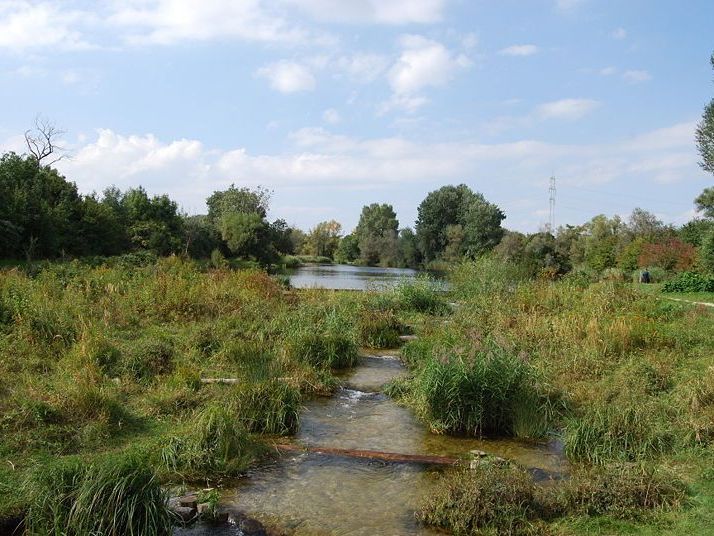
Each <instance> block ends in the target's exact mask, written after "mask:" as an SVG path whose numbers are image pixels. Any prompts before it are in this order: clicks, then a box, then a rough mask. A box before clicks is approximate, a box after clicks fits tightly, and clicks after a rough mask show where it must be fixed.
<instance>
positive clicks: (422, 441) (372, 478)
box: [204, 355, 564, 536]
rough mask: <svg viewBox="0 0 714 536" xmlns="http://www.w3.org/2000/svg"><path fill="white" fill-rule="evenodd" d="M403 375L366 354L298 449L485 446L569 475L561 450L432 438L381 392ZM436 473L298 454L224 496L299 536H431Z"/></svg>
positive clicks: (442, 452) (319, 402)
mask: <svg viewBox="0 0 714 536" xmlns="http://www.w3.org/2000/svg"><path fill="white" fill-rule="evenodd" d="M402 374H406V370H405V369H404V367H403V366H402V365H401V363H400V361H399V360H398V359H397V358H396V357H394V356H392V355H370V356H365V357H363V358H362V360H361V363H360V365H359V366H357V367H356V368H354V369H352V370H351V371H350V372H348V373H346V374H345V375H344V376H343V378H342V379H343V382H344V383H343V387H342V388H341V389H339V390H338V391H337V392H336V393H335V395H334V396H332V397H325V398H318V399H315V400H313V401H310V402H308V403H307V404H306V406H305V408H304V410H303V412H302V416H301V424H300V430H299V432H298V434H297V436H296V437H295V441H296V443H298V444H300V445H305V446H320V447H331V448H344V449H365V450H378V451H384V452H394V453H401V454H419V455H439V456H451V457H457V458H458V457H463V458H466V457H467V456H468V453H469V451H470V450H472V449H479V450H483V451H485V452H487V453H489V454H493V455H496V456H501V457H504V458H508V459H511V460H514V461H516V462H518V463H520V464H522V465H523V466H526V467H530V468H536V469H540V470H542V471H543V472H544V473H545V472H547V473H558V472H560V471H561V470H562V469H563V463H564V462H563V458H562V455H561V453H560V451H559V449H558V446H557V445H555V444H531V443H523V442H518V441H512V440H477V439H461V438H453V437H449V436H443V435H435V434H431V433H430V432H429V431H428V430H427V429H426V428H425V427H424V426H423V425H422V423H421V422H419V421H418V420H417V419H416V417H415V416H414V415H413V413H412V412H411V411H410V410H408V409H406V408H404V407H401V406H399V405H397V404H396V403H395V402H394V401H392V400H391V399H389V398H388V397H387V396H386V395H385V394H384V393H382V392H381V389H382V387H383V385H384V384H385V383H386V382H388V381H389V380H390V379H392V378H394V377H397V376H399V375H402ZM439 470H442V469H437V468H431V467H426V466H423V465H419V464H411V463H386V462H381V461H379V462H376V461H369V460H361V459H353V458H344V457H339V456H326V455H320V454H307V453H298V454H292V455H284V456H282V457H280V458H278V459H277V460H276V461H274V462H273V463H271V464H270V465H267V466H263V467H260V468H257V469H255V470H254V471H252V472H251V473H250V474H249V475H248V476H247V477H246V478H244V479H242V480H241V481H240V482H239V483H238V484H237V486H236V487H235V488H234V489H231V490H227V491H226V493H225V494H224V497H223V499H224V504H225V506H226V507H228V508H229V509H231V510H235V511H241V512H244V513H246V514H248V515H249V516H250V517H253V518H255V519H258V520H260V521H261V522H263V523H264V524H265V525H266V526H269V527H272V528H273V529H275V530H277V531H279V532H281V533H285V534H291V535H296V536H302V535H305V536H306V535H311V536H317V535H350V536H361V535H364V536H367V535H370V536H372V535H375V534H384V535H434V534H439V533H438V532H435V531H432V530H431V529H428V528H426V527H423V526H420V525H419V524H418V523H417V521H416V520H415V518H414V512H415V510H416V509H417V508H418V505H419V502H420V500H421V499H422V497H424V495H425V494H426V493H428V492H429V490H430V489H431V487H432V486H433V484H434V477H435V473H436V472H437V471H439ZM227 530H230V529H227ZM204 533H205V534H218V532H210V531H206V532H204ZM222 534H228V532H222ZM233 534H238V532H234V533H233Z"/></svg>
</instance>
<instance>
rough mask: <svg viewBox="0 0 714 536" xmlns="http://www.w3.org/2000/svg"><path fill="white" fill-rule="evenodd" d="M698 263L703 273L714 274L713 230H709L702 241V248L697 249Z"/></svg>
mask: <svg viewBox="0 0 714 536" xmlns="http://www.w3.org/2000/svg"><path fill="white" fill-rule="evenodd" d="M699 263H700V264H701V266H702V268H703V269H704V270H705V271H707V272H709V273H710V274H714V229H712V230H710V231H709V232H708V233H707V234H706V236H705V237H704V240H703V241H702V247H701V248H699Z"/></svg>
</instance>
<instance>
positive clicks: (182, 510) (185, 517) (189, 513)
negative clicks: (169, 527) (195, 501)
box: [173, 506, 196, 523]
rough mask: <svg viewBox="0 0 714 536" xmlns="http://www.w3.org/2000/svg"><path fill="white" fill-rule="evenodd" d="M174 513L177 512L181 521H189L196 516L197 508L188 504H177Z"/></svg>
mask: <svg viewBox="0 0 714 536" xmlns="http://www.w3.org/2000/svg"><path fill="white" fill-rule="evenodd" d="M173 511H174V514H176V515H177V516H178V517H179V519H181V521H183V522H184V523H188V522H189V521H193V520H194V519H195V518H196V509H195V508H189V507H188V506H177V507H175V508H174V509H173Z"/></svg>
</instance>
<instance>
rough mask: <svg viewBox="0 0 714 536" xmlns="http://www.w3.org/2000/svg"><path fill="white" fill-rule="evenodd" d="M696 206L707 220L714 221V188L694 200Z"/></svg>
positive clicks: (706, 189) (708, 189) (707, 189)
mask: <svg viewBox="0 0 714 536" xmlns="http://www.w3.org/2000/svg"><path fill="white" fill-rule="evenodd" d="M694 204H695V205H696V206H697V210H699V211H700V212H702V213H703V214H704V217H705V218H711V219H714V187H711V188H705V189H704V191H703V192H702V193H701V194H699V196H697V198H696V199H695V200H694Z"/></svg>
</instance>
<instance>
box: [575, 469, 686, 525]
mask: <svg viewBox="0 0 714 536" xmlns="http://www.w3.org/2000/svg"><path fill="white" fill-rule="evenodd" d="M562 493H563V496H564V502H565V506H566V508H567V509H568V510H569V511H570V512H572V513H576V514H586V515H603V514H607V515H611V516H613V517H618V518H634V519H637V518H640V517H642V516H644V515H646V514H647V512H648V511H649V512H651V511H653V510H668V509H672V508H677V507H679V506H681V505H682V504H683V503H684V501H685V499H686V495H687V488H686V486H685V484H684V483H683V482H682V481H681V480H680V479H679V478H678V477H677V476H676V475H675V474H673V473H671V472H669V471H666V470H664V469H662V468H656V467H654V466H653V465H651V464H612V465H606V466H593V467H588V468H580V469H578V470H576V471H575V472H574V474H573V475H571V478H570V479H568V480H567V481H566V482H565V484H564V488H563V490H562Z"/></svg>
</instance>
